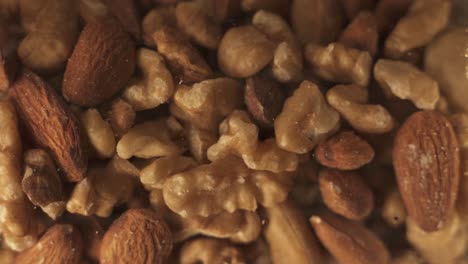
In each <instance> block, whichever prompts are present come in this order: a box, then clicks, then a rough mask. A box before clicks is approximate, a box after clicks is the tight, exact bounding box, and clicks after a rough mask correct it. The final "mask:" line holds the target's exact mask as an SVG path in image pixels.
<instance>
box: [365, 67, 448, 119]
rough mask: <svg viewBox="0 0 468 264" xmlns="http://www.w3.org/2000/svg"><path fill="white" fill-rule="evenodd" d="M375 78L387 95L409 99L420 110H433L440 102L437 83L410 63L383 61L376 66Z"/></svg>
mask: <svg viewBox="0 0 468 264" xmlns="http://www.w3.org/2000/svg"><path fill="white" fill-rule="evenodd" d="M374 76H375V79H376V80H377V82H378V83H379V84H380V86H381V87H382V89H384V91H386V93H387V94H390V95H395V96H397V97H398V98H400V99H409V100H411V101H412V102H413V103H414V104H415V105H416V107H418V108H420V109H425V110H433V109H434V108H435V107H436V104H437V102H438V101H439V98H440V93H439V85H438V84H437V82H436V81H435V80H433V79H432V78H431V76H430V75H429V74H427V73H425V72H422V71H420V70H419V69H418V68H416V67H415V66H413V65H411V64H409V63H406V62H401V61H391V60H385V59H381V60H379V61H377V63H376V64H375V67H374Z"/></svg>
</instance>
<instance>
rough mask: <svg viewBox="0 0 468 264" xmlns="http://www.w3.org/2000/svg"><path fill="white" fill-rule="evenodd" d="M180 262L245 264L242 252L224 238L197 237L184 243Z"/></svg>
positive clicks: (184, 263)
mask: <svg viewBox="0 0 468 264" xmlns="http://www.w3.org/2000/svg"><path fill="white" fill-rule="evenodd" d="M179 263H181V264H195V263H199V264H215V263H231V264H246V263H247V262H245V258H244V255H243V252H242V250H241V249H240V248H237V247H235V246H234V245H232V244H231V243H229V242H228V241H225V240H220V239H214V238H197V239H194V240H191V241H189V242H187V243H185V244H184V246H183V247H182V249H181V250H180V257H179Z"/></svg>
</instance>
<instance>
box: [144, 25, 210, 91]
mask: <svg viewBox="0 0 468 264" xmlns="http://www.w3.org/2000/svg"><path fill="white" fill-rule="evenodd" d="M153 39H154V42H155V43H156V46H157V48H158V51H159V52H160V53H161V54H162V55H163V56H164V58H165V59H166V62H167V64H169V66H170V67H171V68H172V69H173V71H174V72H175V74H176V75H178V77H179V78H180V79H182V80H183V81H185V82H201V81H203V80H206V79H208V78H210V77H212V75H213V71H212V70H211V68H210V66H209V65H208V64H207V62H206V61H205V59H204V58H203V57H202V55H201V54H200V52H199V51H198V50H197V49H196V48H195V47H194V46H192V44H190V42H189V41H188V40H187V39H185V37H184V36H183V35H182V33H181V32H179V31H178V30H177V29H174V28H171V27H169V26H163V27H162V28H160V29H159V30H157V31H156V32H154V33H153Z"/></svg>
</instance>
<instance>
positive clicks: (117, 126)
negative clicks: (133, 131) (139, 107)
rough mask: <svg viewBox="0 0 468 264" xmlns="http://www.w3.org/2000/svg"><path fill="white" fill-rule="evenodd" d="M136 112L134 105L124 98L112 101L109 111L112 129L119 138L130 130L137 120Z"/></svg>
mask: <svg viewBox="0 0 468 264" xmlns="http://www.w3.org/2000/svg"><path fill="white" fill-rule="evenodd" d="M135 117H136V113H135V110H134V109H133V107H132V106H131V105H130V104H129V103H127V102H125V101H124V100H122V99H116V100H115V101H113V102H112V106H111V110H110V113H109V118H110V124H111V126H112V130H113V131H114V133H115V134H116V136H117V137H118V138H120V137H122V136H123V135H124V134H125V133H127V132H128V130H130V128H131V127H132V126H133V123H134V122H135Z"/></svg>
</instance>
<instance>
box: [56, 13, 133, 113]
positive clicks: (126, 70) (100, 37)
mask: <svg viewBox="0 0 468 264" xmlns="http://www.w3.org/2000/svg"><path fill="white" fill-rule="evenodd" d="M134 68H135V44H134V43H133V41H132V40H131V38H130V36H129V35H128V33H127V32H125V31H124V30H123V28H122V26H121V25H120V23H119V22H118V21H116V20H115V19H111V18H101V19H96V20H93V21H91V22H89V23H88V24H86V26H85V27H84V29H83V31H82V32H81V35H80V37H79V39H78V43H77V44H76V46H75V49H74V51H73V53H72V55H71V57H70V59H69V61H68V64H67V68H66V70H65V74H64V78H63V86H62V93H63V96H64V97H65V98H66V99H67V100H68V101H70V102H72V103H74V104H77V105H81V106H94V105H98V104H100V103H102V102H104V101H106V100H107V99H109V98H110V97H112V96H114V95H115V94H116V93H118V92H119V91H120V89H122V88H123V87H124V85H125V84H126V83H127V82H128V80H129V79H130V77H131V76H132V74H133V71H134Z"/></svg>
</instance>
